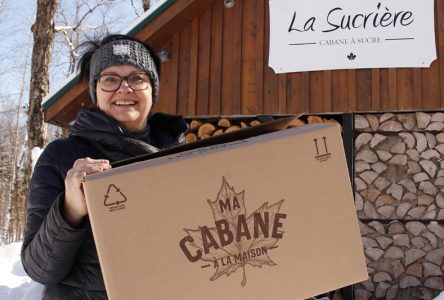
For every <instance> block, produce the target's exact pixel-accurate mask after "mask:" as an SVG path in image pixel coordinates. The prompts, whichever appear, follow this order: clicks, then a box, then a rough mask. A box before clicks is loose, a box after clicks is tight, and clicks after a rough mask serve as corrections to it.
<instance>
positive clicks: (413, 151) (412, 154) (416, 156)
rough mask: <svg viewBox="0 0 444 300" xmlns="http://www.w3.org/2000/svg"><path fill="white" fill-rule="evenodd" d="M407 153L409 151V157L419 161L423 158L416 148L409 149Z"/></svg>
mask: <svg viewBox="0 0 444 300" xmlns="http://www.w3.org/2000/svg"><path fill="white" fill-rule="evenodd" d="M406 153H407V155H408V157H410V159H411V160H414V161H419V160H420V158H421V156H419V153H418V151H417V150H416V149H409V150H407V152H406Z"/></svg>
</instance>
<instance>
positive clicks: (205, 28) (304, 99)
mask: <svg viewBox="0 0 444 300" xmlns="http://www.w3.org/2000/svg"><path fill="white" fill-rule="evenodd" d="M179 2H180V1H179ZM181 3H182V2H181ZM190 3H192V4H190V5H189V6H187V5H186V3H182V4H181V5H179V4H174V6H173V7H172V9H171V10H169V11H167V12H166V15H165V16H164V15H162V16H161V17H160V18H159V19H155V20H154V21H153V22H152V24H151V23H150V24H148V25H147V26H146V27H149V28H143V29H141V30H140V31H139V32H138V33H137V34H136V36H137V37H139V38H141V39H143V40H146V41H148V42H152V43H153V44H154V46H155V47H156V48H157V49H159V50H160V49H162V48H165V49H167V50H168V53H169V57H168V61H167V62H165V63H163V66H162V68H163V71H162V75H161V88H160V98H159V101H158V104H157V105H156V106H155V111H165V112H168V113H173V114H181V115H236V114H243V115H254V114H299V113H322V112H347V111H391V110H427V109H441V108H444V59H440V58H442V57H443V55H444V0H435V14H436V20H435V28H436V49H437V54H438V59H437V60H436V61H434V62H433V63H432V65H431V66H430V68H399V69H396V68H391V69H387V68H381V69H360V70H353V69H352V70H332V71H330V70H328V71H313V72H299V73H287V74H275V73H274V71H273V70H272V69H271V68H269V67H268V53H269V7H268V1H267V0H256V1H246V0H236V2H235V6H234V7H233V8H225V7H224V5H223V1H215V0H194V1H190ZM181 9H182V10H183V11H182V12H181V11H180V10H181ZM169 14H173V15H177V16H178V17H175V18H172V17H171V16H169ZM187 16H188V17H187ZM176 19H177V21H178V22H179V21H180V22H179V23H175V22H176ZM174 24H180V25H179V26H175V25H174ZM150 26H151V27H152V28H151V27H150ZM156 30H157V31H156ZM294 59H303V58H294ZM88 101H89V100H88V94H87V92H86V90H85V87H84V86H80V85H76V86H74V87H73V88H71V89H70V90H68V91H67V92H66V93H65V94H64V95H63V96H62V97H61V101H58V102H55V103H54V104H53V105H52V106H51V107H50V108H49V109H48V110H47V111H46V120H47V121H49V122H51V123H54V124H58V125H60V124H65V125H66V124H68V123H69V122H70V121H71V120H72V119H73V118H74V116H75V114H76V112H77V110H78V108H79V107H80V106H81V105H89V102H88Z"/></svg>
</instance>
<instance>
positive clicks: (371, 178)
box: [359, 171, 378, 184]
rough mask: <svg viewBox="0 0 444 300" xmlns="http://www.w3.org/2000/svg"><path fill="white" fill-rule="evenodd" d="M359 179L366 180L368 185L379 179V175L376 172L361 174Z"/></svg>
mask: <svg viewBox="0 0 444 300" xmlns="http://www.w3.org/2000/svg"><path fill="white" fill-rule="evenodd" d="M359 177H361V178H362V179H364V181H365V182H366V183H367V184H371V183H372V182H373V181H374V180H375V179H376V178H377V177H378V173H376V172H374V171H365V172H362V173H361V174H359Z"/></svg>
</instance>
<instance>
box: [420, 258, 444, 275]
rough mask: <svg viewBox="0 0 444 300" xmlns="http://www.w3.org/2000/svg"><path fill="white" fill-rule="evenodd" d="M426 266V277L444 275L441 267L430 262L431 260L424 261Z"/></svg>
mask: <svg viewBox="0 0 444 300" xmlns="http://www.w3.org/2000/svg"><path fill="white" fill-rule="evenodd" d="M423 266H424V277H425V278H427V277H432V276H440V277H442V276H443V273H442V271H441V268H440V267H439V266H437V265H435V264H434V263H430V262H424V263H423Z"/></svg>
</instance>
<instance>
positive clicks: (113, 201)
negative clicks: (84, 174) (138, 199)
mask: <svg viewBox="0 0 444 300" xmlns="http://www.w3.org/2000/svg"><path fill="white" fill-rule="evenodd" d="M124 202H126V196H125V195H124V194H123V193H122V192H121V191H120V189H119V188H118V187H116V186H115V185H114V184H110V185H109V187H108V191H107V192H106V195H105V200H104V201H103V205H105V206H114V205H116V206H117V205H119V204H122V203H124Z"/></svg>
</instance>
